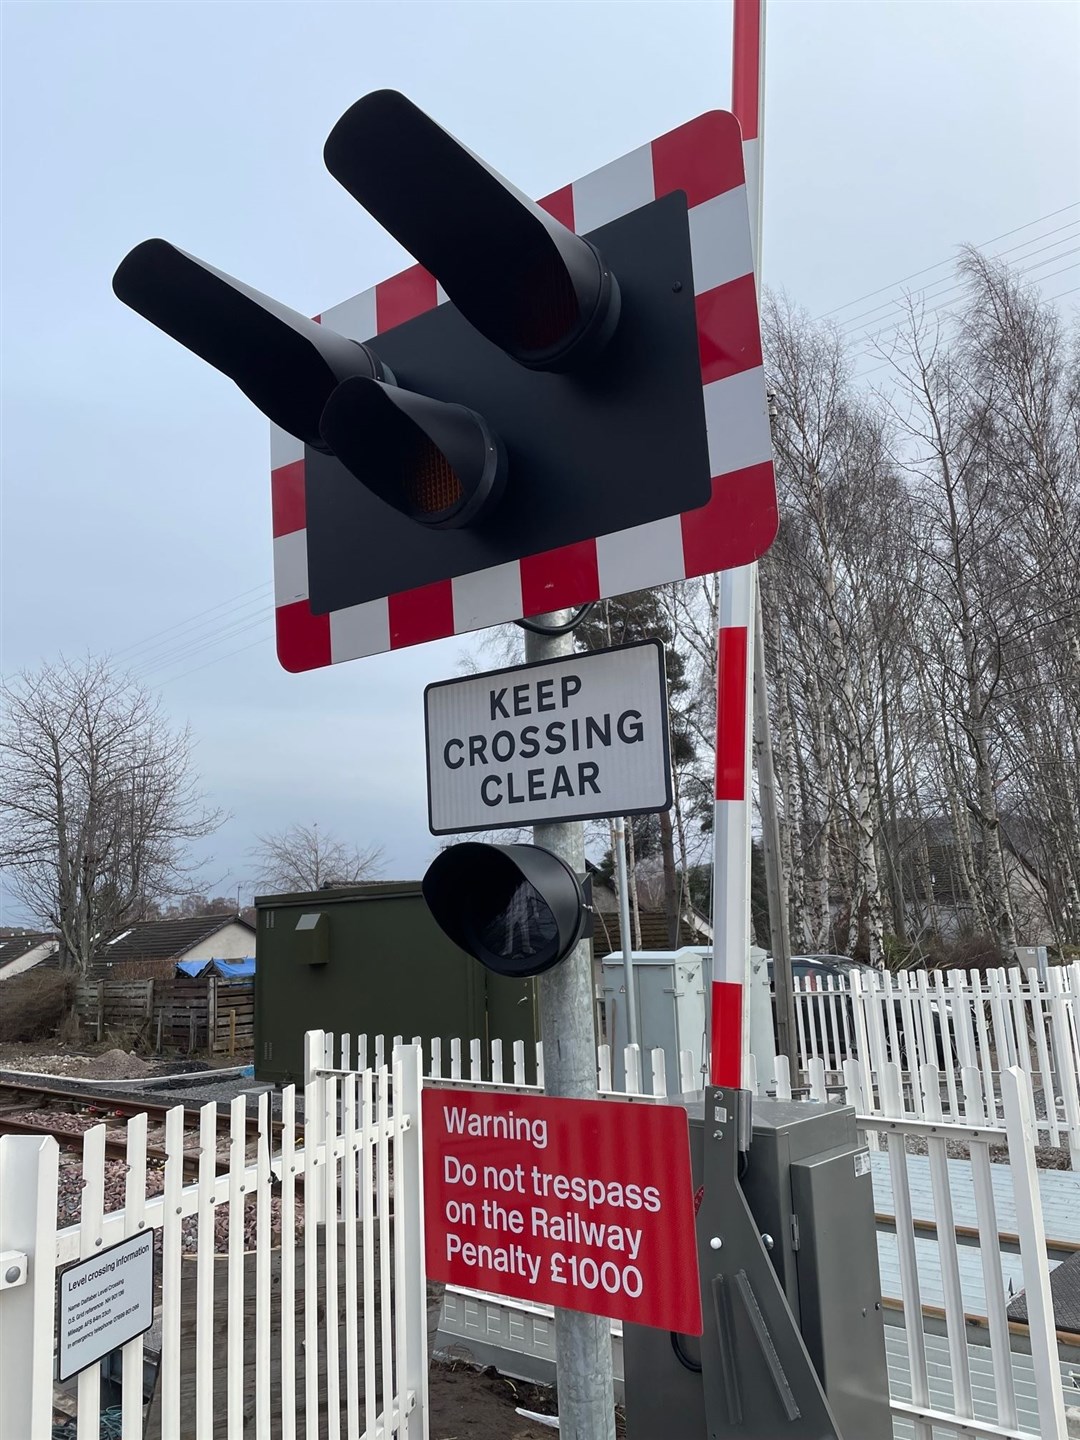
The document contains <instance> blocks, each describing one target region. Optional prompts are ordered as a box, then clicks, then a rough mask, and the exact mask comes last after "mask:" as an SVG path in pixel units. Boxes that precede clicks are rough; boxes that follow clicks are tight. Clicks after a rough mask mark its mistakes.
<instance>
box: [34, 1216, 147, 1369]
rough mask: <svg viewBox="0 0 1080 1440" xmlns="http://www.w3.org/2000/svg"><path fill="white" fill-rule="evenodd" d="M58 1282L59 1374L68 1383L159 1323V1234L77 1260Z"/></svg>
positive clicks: (135, 1237) (57, 1351)
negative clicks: (156, 1287) (156, 1288)
mask: <svg viewBox="0 0 1080 1440" xmlns="http://www.w3.org/2000/svg"><path fill="white" fill-rule="evenodd" d="M56 1283H57V1292H58V1293H57V1312H58V1314H59V1317H60V1325H59V1335H58V1343H57V1347H56V1374H57V1379H58V1380H67V1379H69V1378H70V1377H71V1376H72V1375H76V1374H78V1372H79V1371H80V1370H85V1369H86V1367H87V1366H88V1365H93V1364H95V1363H96V1362H97V1361H98V1360H101V1359H103V1358H104V1357H105V1356H106V1355H108V1354H109V1352H110V1351H111V1350H117V1349H119V1347H120V1346H121V1345H126V1344H127V1342H128V1341H129V1340H134V1339H135V1337H136V1335H141V1334H142V1333H143V1332H144V1331H146V1330H149V1329H150V1326H151V1325H152V1324H153V1320H154V1232H153V1231H152V1230H147V1231H146V1232H145V1233H143V1234H141V1235H132V1236H130V1237H129V1238H128V1239H127V1240H121V1242H120V1244H119V1245H112V1246H110V1248H109V1249H108V1250H102V1251H101V1253H100V1254H98V1255H90V1256H88V1257H87V1258H86V1259H85V1260H78V1261H76V1263H75V1264H74V1265H69V1266H68V1267H67V1269H66V1270H62V1271H61V1272H60V1275H59V1276H58V1277H57V1282H56Z"/></svg>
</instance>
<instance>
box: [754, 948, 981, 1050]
mask: <svg viewBox="0 0 1080 1440" xmlns="http://www.w3.org/2000/svg"><path fill="white" fill-rule="evenodd" d="M768 965H769V986H770V989H772V990H773V995H774V999H773V1017H774V1024H775V1015H776V1001H775V987H774V985H773V966H772V960H771V958H770V960H769V962H768ZM791 970H792V978H793V979H795V980H797V981H799V982H800V985H801V987H802V988H805V987H806V983H807V982H809V988H810V989H811V990H828V989H829V982H830V980H831V981H833V982H834V983H837V984H845V985H846V984H848V983H849V982H850V978H851V976H852V974H853V973H855V972H858V973H860V974H862V975H865V976H867V977H870V976H874V975H876V974H877V973H878V972H877V971H876V970H875V969H874V967H873V966H872V965H867V964H866V963H865V961H862V960H853V959H851V957H850V956H848V955H828V954H817V955H793V956H792V957H791ZM839 1003H843V1005H844V1006H845V1007H846V1010H847V1026H846V1027H845V1026H844V1022H843V1016H842V1015H841V1014H840V1011H839V1009H838V1008H837V1007H834V1006H833V1005H832V1004H831V1003H829V1004H825V1005H822V1004H820V1003H814V1004H812V1005H811V1006H810V1014H811V1015H812V1016H813V1017H814V1039H815V1040H816V1042H817V1052H818V1054H819V1055H827V1054H829V1055H833V1056H837V1057H839V1058H840V1059H849V1058H854V1057H855V1055H856V1052H857V1048H858V1041H857V1038H856V1037H857V1031H856V1026H855V1014H854V1006H853V1005H852V1002H851V1000H850V999H849V998H848V997H847V996H845V997H844V999H843V1001H842V1002H839V1001H838V1002H837V1004H838V1005H839ZM956 1003H957V1002H956V1001H955V999H953V998H952V997H951V996H947V997H945V998H943V999H942V998H939V997H938V996H936V995H935V996H934V997H933V998H932V999H931V1000H930V1001H929V1004H928V1007H927V1008H928V1011H929V1016H930V1022H931V1025H932V1027H933V1031H934V1042H935V1043H934V1048H935V1050H936V1052H937V1055H936V1062H937V1064H938V1066H939V1067H944V1066H945V1065H946V1064H949V1065H956V1064H957V1063H958V1058H957V1049H956V1037H955V1028H956V1027H955V1016H954V1015H953V1013H952V1011H953V1006H954V1005H955V1004H956ZM893 1013H894V1016H895V1034H896V1049H897V1052H898V1053H897V1054H896V1055H895V1056H894V1055H893V1048H894V1047H893V1033H894V1031H893V1027H890V1026H889V1024H888V1022H887V1021H886V1022H885V1037H884V1038H885V1050H886V1054H887V1055H888V1056H889V1058H890V1059H896V1060H897V1061H898V1063H899V1064H900V1065H901V1067H902V1068H905V1069H906V1068H908V1062H909V1051H910V1046H909V1043H908V1035H907V1029H906V1016H905V1013H904V1006H903V1004H902V1002H901V1000H900V998H899V997H898V996H897V997H896V998H895V999H894V1000H893ZM806 1014H807V1011H806V1009H804V1010H803V1015H804V1025H805V1023H806V1022H805V1017H806ZM834 1016H835V1019H834ZM822 1017H825V1018H824V1019H823V1018H822ZM883 1019H884V1017H883ZM834 1027H835V1031H836V1035H835V1038H834V1035H833V1031H834ZM808 1038H809V1037H808ZM849 1039H850V1045H849V1044H848V1040H849ZM826 1041H828V1044H827V1045H826V1043H825V1042H826ZM912 1058H914V1056H913V1052H912ZM927 1058H929V1057H927V1056H925V1055H923V1056H921V1059H922V1060H925V1059H927Z"/></svg>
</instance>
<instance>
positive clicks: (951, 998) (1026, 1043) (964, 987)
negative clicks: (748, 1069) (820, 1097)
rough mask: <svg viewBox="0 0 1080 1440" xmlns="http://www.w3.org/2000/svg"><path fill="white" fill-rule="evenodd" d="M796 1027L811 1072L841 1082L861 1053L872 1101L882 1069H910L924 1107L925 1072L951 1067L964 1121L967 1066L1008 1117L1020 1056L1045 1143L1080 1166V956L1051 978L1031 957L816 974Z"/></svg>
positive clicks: (991, 1112)
mask: <svg viewBox="0 0 1080 1440" xmlns="http://www.w3.org/2000/svg"><path fill="white" fill-rule="evenodd" d="M795 1010H796V1028H797V1036H798V1045H799V1057H800V1061H801V1068H802V1070H803V1072H804V1074H805V1075H806V1076H807V1077H808V1079H809V1078H810V1077H812V1076H813V1075H814V1073H815V1071H816V1070H817V1068H818V1064H819V1062H820V1066H821V1067H822V1068H823V1069H824V1071H825V1076H826V1083H828V1084H832V1085H836V1086H841V1085H842V1084H843V1077H844V1066H845V1063H846V1062H847V1061H849V1060H854V1061H856V1062H857V1064H858V1066H859V1069H860V1073H861V1083H862V1088H863V1094H864V1097H865V1100H866V1103H867V1105H868V1107H869V1108H870V1109H871V1110H875V1109H878V1108H880V1107H881V1104H882V1103H883V1102H882V1097H881V1094H880V1083H881V1076H882V1075H883V1074H884V1072H885V1067H886V1066H887V1065H890V1064H893V1065H896V1066H897V1067H898V1068H899V1071H900V1097H901V1103H902V1105H903V1106H904V1108H905V1110H906V1112H907V1113H910V1114H912V1115H914V1116H918V1115H919V1114H921V1113H922V1109H923V1108H924V1107H923V1100H922V1093H923V1091H922V1084H921V1080H920V1076H921V1073H922V1069H923V1067H924V1066H925V1065H928V1064H930V1065H935V1066H937V1067H938V1069H939V1070H940V1071H941V1075H942V1092H941V1103H942V1106H943V1113H944V1115H945V1118H946V1119H950V1120H956V1121H958V1122H960V1121H962V1119H963V1116H964V1095H963V1092H962V1087H961V1085H960V1082H959V1078H958V1077H959V1075H960V1072H961V1071H962V1070H964V1069H969V1068H975V1069H977V1070H978V1071H979V1074H980V1076H981V1077H982V1084H983V1093H984V1095H985V1096H986V1103H987V1107H988V1118H989V1119H990V1120H991V1121H992V1122H996V1121H998V1120H1002V1119H1004V1114H1005V1110H1004V1106H1005V1097H1004V1088H1003V1084H1002V1080H1001V1076H1002V1074H1003V1072H1004V1071H1006V1070H1008V1069H1010V1068H1011V1067H1013V1066H1016V1067H1019V1069H1021V1070H1022V1071H1023V1072H1024V1074H1025V1075H1026V1076H1027V1078H1028V1079H1029V1080H1030V1082H1031V1086H1032V1091H1033V1095H1034V1115H1033V1124H1034V1126H1035V1130H1036V1134H1037V1136H1038V1138H1039V1140H1040V1141H1041V1142H1042V1143H1043V1144H1048V1145H1052V1146H1060V1147H1062V1148H1064V1149H1067V1150H1068V1152H1069V1156H1070V1160H1071V1164H1072V1168H1073V1169H1074V1170H1080V1083H1078V1075H1080V965H1077V964H1071V965H1067V966H1052V967H1051V968H1050V970H1049V972H1048V973H1047V976H1046V979H1045V980H1040V979H1039V976H1038V972H1037V971H1035V970H1029V971H1027V972H1026V973H1025V972H1024V971H1023V970H1021V969H1020V967H1019V966H1012V967H1009V968H1007V969H999V970H990V971H988V972H987V973H986V974H985V975H983V974H981V973H980V972H979V971H975V970H973V971H970V972H968V971H961V970H948V971H941V970H935V971H929V972H928V971H925V970H920V971H914V972H904V971H901V972H900V973H899V974H896V975H891V974H889V973H887V972H886V973H884V974H880V975H879V974H872V975H868V974H867V973H866V972H865V971H855V972H852V973H851V975H850V977H849V981H848V982H845V983H844V984H843V985H840V984H838V983H836V982H835V981H833V980H831V979H830V980H828V981H827V982H825V983H824V984H822V983H819V982H816V981H815V980H812V979H807V980H801V981H797V982H796V985H795Z"/></svg>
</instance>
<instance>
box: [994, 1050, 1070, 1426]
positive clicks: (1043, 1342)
mask: <svg viewBox="0 0 1080 1440" xmlns="http://www.w3.org/2000/svg"><path fill="white" fill-rule="evenodd" d="M1001 1098H1002V1100H1003V1102H1004V1107H1005V1129H1006V1131H1007V1132H1008V1136H1009V1167H1010V1169H1011V1171H1012V1177H1013V1198H1014V1202H1015V1204H1016V1228H1017V1231H1018V1233H1019V1236H1020V1261H1021V1264H1022V1265H1023V1270H1024V1297H1025V1299H1026V1300H1027V1316H1028V1319H1027V1323H1028V1332H1029V1335H1030V1340H1031V1363H1032V1367H1033V1369H1034V1371H1035V1393H1036V1396H1037V1397H1038V1403H1039V1434H1040V1435H1042V1436H1043V1437H1044V1440H1059V1437H1064V1436H1065V1434H1066V1433H1067V1432H1066V1429H1065V1401H1064V1397H1063V1395H1062V1390H1061V1371H1060V1367H1059V1366H1058V1347H1057V1329H1056V1326H1055V1324H1054V1301H1053V1297H1052V1295H1051V1293H1050V1267H1049V1265H1048V1264H1047V1259H1046V1229H1045V1227H1044V1225H1043V1215H1042V1203H1041V1197H1040V1194H1039V1175H1038V1171H1037V1170H1036V1168H1035V1139H1036V1136H1035V1126H1034V1122H1033V1119H1032V1105H1031V1084H1030V1081H1029V1080H1028V1078H1027V1076H1026V1075H1025V1074H1024V1072H1023V1070H1022V1069H1021V1068H1020V1067H1019V1066H1018V1065H1011V1066H1010V1067H1009V1068H1008V1069H1007V1070H1002V1072H1001Z"/></svg>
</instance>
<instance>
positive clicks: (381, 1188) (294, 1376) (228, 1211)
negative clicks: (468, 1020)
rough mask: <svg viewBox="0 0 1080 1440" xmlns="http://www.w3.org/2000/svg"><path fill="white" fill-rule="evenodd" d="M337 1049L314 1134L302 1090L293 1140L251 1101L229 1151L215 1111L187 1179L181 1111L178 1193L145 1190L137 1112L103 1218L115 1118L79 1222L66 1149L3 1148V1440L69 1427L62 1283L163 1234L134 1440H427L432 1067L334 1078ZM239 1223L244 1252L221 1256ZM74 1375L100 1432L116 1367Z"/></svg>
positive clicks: (394, 1061) (313, 1082)
mask: <svg viewBox="0 0 1080 1440" xmlns="http://www.w3.org/2000/svg"><path fill="white" fill-rule="evenodd" d="M322 1051H323V1042H322V1033H321V1032H315V1033H314V1034H313V1035H310V1036H309V1037H308V1042H307V1070H308V1081H307V1084H306V1087H305V1092H304V1097H303V1099H304V1105H303V1122H302V1135H300V1132H298V1130H297V1097H296V1095H295V1092H294V1087H292V1086H289V1087H287V1088H286V1089H285V1090H284V1091H283V1092H282V1095H281V1126H280V1130H279V1131H278V1132H277V1138H278V1141H279V1143H278V1144H277V1145H275V1144H274V1143H273V1140H274V1133H275V1129H276V1127H274V1126H272V1124H271V1118H270V1114H269V1106H268V1097H267V1095H266V1094H263V1095H261V1096H260V1097H259V1105H258V1130H257V1136H254V1135H249V1133H248V1126H247V1110H246V1101H245V1098H244V1097H240V1098H238V1099H237V1100H235V1101H234V1102H233V1104H232V1109H231V1115H230V1120H231V1124H230V1128H229V1136H228V1139H227V1141H224V1143H223V1142H222V1140H221V1139H220V1138H219V1132H218V1123H217V1118H218V1117H217V1107H216V1105H215V1104H213V1103H210V1104H208V1105H206V1106H204V1107H203V1108H202V1110H201V1112H200V1116H199V1121H200V1123H199V1138H198V1150H197V1155H198V1161H197V1163H198V1174H197V1177H196V1178H194V1179H188V1178H187V1177H186V1175H185V1164H186V1163H188V1162H190V1161H191V1157H192V1153H193V1152H192V1151H191V1150H188V1151H185V1145H184V1140H185V1135H184V1124H185V1113H184V1109H183V1107H182V1106H178V1107H177V1108H176V1109H174V1110H171V1111H170V1112H169V1113H168V1117H167V1119H166V1123H165V1136H164V1148H165V1152H166V1156H167V1158H166V1159H165V1163H164V1179H163V1188H162V1189H161V1192H160V1193H148V1191H151V1190H154V1189H155V1188H156V1187H155V1186H154V1185H150V1186H148V1183H147V1181H148V1164H147V1133H146V1132H147V1125H146V1117H145V1116H137V1117H136V1118H134V1119H133V1120H131V1121H130V1122H129V1123H128V1125H127V1126H126V1154H125V1157H124V1158H125V1162H126V1167H127V1171H126V1185H125V1195H124V1204H123V1208H122V1209H118V1210H114V1211H111V1212H107V1211H106V1209H105V1204H104V1197H105V1179H106V1173H107V1172H106V1143H105V1142H106V1129H105V1126H104V1125H96V1126H94V1127H93V1128H92V1129H90V1130H88V1131H87V1132H86V1134H85V1137H84V1140H83V1151H82V1162H81V1178H82V1201H81V1216H80V1221H79V1223H78V1224H77V1225H72V1226H68V1227H65V1228H63V1229H58V1227H57V1202H58V1163H59V1156H58V1151H57V1145H56V1141H55V1140H54V1139H53V1138H51V1137H46V1136H40V1137H39V1136H33V1135H31V1136H3V1137H0V1252H3V1259H2V1263H0V1277H7V1278H5V1280H4V1288H2V1289H0V1333H2V1336H3V1340H2V1343H0V1436H3V1437H4V1440H49V1437H50V1436H51V1434H52V1425H53V1421H54V1403H55V1400H56V1399H57V1397H56V1396H55V1395H54V1371H55V1362H54V1345H55V1326H56V1314H55V1309H56V1281H57V1274H58V1271H59V1270H60V1269H61V1268H62V1267H63V1266H66V1265H67V1264H68V1263H69V1262H71V1261H76V1260H79V1259H81V1258H86V1257H91V1256H94V1255H96V1254H98V1253H100V1252H102V1251H104V1250H106V1249H107V1248H108V1247H109V1246H111V1245H114V1244H116V1243H117V1242H118V1241H120V1240H123V1239H125V1238H127V1237H129V1236H133V1235H139V1234H143V1233H147V1232H152V1233H153V1234H154V1237H155V1247H156V1249H157V1250H158V1254H159V1257H160V1258H159V1264H158V1269H157V1275H158V1283H157V1284H156V1286H155V1289H156V1292H157V1293H156V1294H155V1309H156V1310H157V1313H158V1316H159V1321H160V1364H159V1368H158V1377H157V1382H156V1387H155V1389H154V1393H153V1396H152V1398H151V1402H150V1405H149V1409H148V1411H147V1412H146V1414H145V1416H144V1381H143V1367H144V1352H145V1350H146V1349H147V1346H146V1344H145V1343H144V1339H143V1338H142V1337H140V1338H137V1339H134V1340H131V1341H129V1342H128V1344H127V1345H125V1346H124V1348H123V1350H122V1356H121V1367H122V1379H123V1384H122V1417H121V1433H122V1436H123V1440H143V1436H144V1434H146V1435H151V1434H153V1435H155V1436H160V1437H161V1440H192V1437H195V1436H198V1437H199V1440H212V1437H216V1436H219V1435H220V1436H225V1437H226V1440H239V1437H241V1436H245V1437H247V1436H255V1437H257V1440H271V1437H274V1440H279V1437H280V1440H297V1437H298V1436H301V1435H303V1436H307V1437H310V1436H327V1437H329V1440H341V1437H347V1440H359V1437H365V1440H376V1437H379V1440H389V1437H391V1436H393V1437H401V1440H421V1437H424V1436H426V1435H427V1332H426V1293H425V1280H424V1270H423V1253H424V1237H423V1212H422V1194H421V1154H420V1123H419V1117H420V1087H421V1075H420V1057H419V1054H418V1052H417V1051H416V1050H415V1049H414V1048H413V1047H412V1046H403V1047H400V1048H398V1049H397V1050H395V1051H394V1053H393V1055H392V1056H388V1057H387V1061H386V1063H382V1062H380V1064H379V1065H377V1066H376V1067H374V1068H363V1069H361V1070H359V1071H351V1072H349V1073H347V1074H325V1073H323V1072H322V1069H321V1061H322ZM108 1133H109V1136H110V1137H111V1138H112V1137H115V1136H117V1135H118V1134H122V1133H124V1132H123V1131H121V1130H119V1129H118V1128H116V1127H110V1129H109V1132H108ZM298 1137H299V1138H298ZM189 1139H190V1137H189ZM251 1150H253V1151H254V1153H253V1154H251V1153H249V1151H251ZM391 1177H392V1178H391ZM222 1217H227V1220H228V1222H229V1223H228V1239H227V1252H226V1253H215V1252H216V1251H219V1250H220V1248H221V1247H220V1246H219V1245H218V1244H217V1243H216V1236H215V1231H216V1230H220V1228H221V1227H220V1223H219V1222H220V1221H221V1219H222ZM192 1231H194V1234H192ZM185 1240H186V1244H185ZM193 1240H197V1247H196V1248H194V1253H187V1252H190V1251H191V1250H192V1248H193V1247H192V1241H193ZM16 1273H17V1276H18V1278H16V1279H14V1280H13V1279H12V1278H11V1277H13V1276H16ZM76 1383H77V1391H76V1392H75V1394H74V1395H73V1396H70V1395H69V1396H68V1397H67V1400H68V1404H67V1407H66V1408H67V1411H68V1413H71V1411H72V1409H74V1413H75V1414H76V1415H77V1434H78V1440H98V1436H99V1435H100V1434H101V1433H102V1430H101V1396H102V1390H101V1383H102V1379H101V1370H100V1367H99V1366H98V1365H97V1364H94V1365H92V1366H91V1367H90V1368H88V1369H85V1370H83V1372H82V1373H81V1374H80V1375H79V1377H78V1380H77V1382H76ZM72 1402H73V1403H72ZM109 1433H114V1432H112V1431H110V1432H109Z"/></svg>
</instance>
